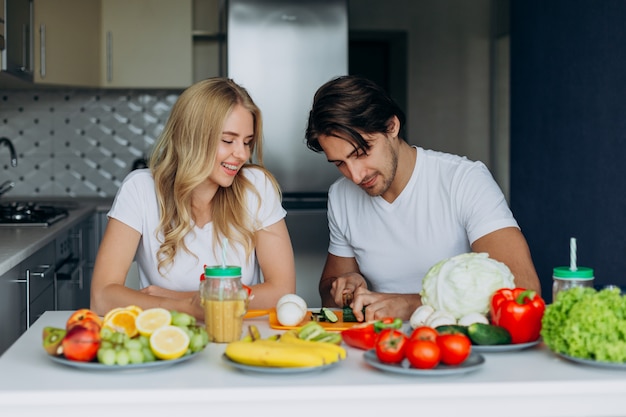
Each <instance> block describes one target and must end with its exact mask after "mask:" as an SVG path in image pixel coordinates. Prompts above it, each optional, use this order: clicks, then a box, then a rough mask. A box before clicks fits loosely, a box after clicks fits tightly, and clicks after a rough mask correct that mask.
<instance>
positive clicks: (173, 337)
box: [150, 325, 189, 360]
mask: <svg viewBox="0 0 626 417" xmlns="http://www.w3.org/2000/svg"><path fill="white" fill-rule="evenodd" d="M188 348H189V335H188V334H187V332H185V331H184V330H183V329H181V328H180V327H176V326H171V325H169V326H163V327H159V328H158V329H156V330H155V331H154V332H153V333H152V335H151V336H150V349H151V350H152V353H154V356H156V357H157V358H159V359H164V360H168V359H178V358H180V357H181V356H183V355H184V354H185V352H187V349H188Z"/></svg>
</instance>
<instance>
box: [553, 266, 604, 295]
mask: <svg viewBox="0 0 626 417" xmlns="http://www.w3.org/2000/svg"><path fill="white" fill-rule="evenodd" d="M593 275H594V274H593V268H587V267H584V266H579V267H576V269H572V268H571V267H569V266H558V267H556V268H554V269H553V270H552V280H553V283H552V302H554V301H555V300H556V295H557V294H558V293H559V292H560V291H564V290H568V289H570V288H574V287H593V280H594V276H593Z"/></svg>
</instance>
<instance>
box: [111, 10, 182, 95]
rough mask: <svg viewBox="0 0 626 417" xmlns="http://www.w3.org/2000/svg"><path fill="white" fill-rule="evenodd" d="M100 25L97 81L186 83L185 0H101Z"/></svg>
mask: <svg viewBox="0 0 626 417" xmlns="http://www.w3.org/2000/svg"><path fill="white" fill-rule="evenodd" d="M101 25H102V26H101V41H100V42H101V43H100V50H101V51H102V54H103V55H102V56H103V59H102V61H101V72H100V74H101V80H100V85H101V86H103V87H133V88H151V87H163V88H185V87H188V86H189V85H190V84H191V82H192V33H191V28H192V1H191V0H179V1H175V2H174V1H170V0H133V1H127V0H103V1H102V16H101Z"/></svg>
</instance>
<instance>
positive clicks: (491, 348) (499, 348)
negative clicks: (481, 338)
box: [472, 339, 541, 353]
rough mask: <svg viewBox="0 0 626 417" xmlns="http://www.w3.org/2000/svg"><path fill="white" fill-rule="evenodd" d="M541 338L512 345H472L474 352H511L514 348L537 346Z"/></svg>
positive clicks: (521, 348)
mask: <svg viewBox="0 0 626 417" xmlns="http://www.w3.org/2000/svg"><path fill="white" fill-rule="evenodd" d="M540 341H541V340H540V339H538V340H535V341H534V342H528V343H515V344H510V345H472V351H473V352H482V353H492V352H511V351H514V350H523V349H528V348H529V347H533V346H537V345H538V344H539V342H540Z"/></svg>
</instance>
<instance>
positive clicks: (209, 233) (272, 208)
mask: <svg viewBox="0 0 626 417" xmlns="http://www.w3.org/2000/svg"><path fill="white" fill-rule="evenodd" d="M239 175H245V176H246V178H248V180H249V181H250V182H251V183H252V184H253V186H254V187H255V188H256V190H257V191H258V193H259V196H260V198H261V204H259V199H258V197H257V196H256V195H255V194H254V193H253V192H248V195H247V204H248V210H249V211H250V213H251V216H252V219H253V222H254V224H255V225H257V226H256V229H257V230H260V229H262V228H265V227H268V226H271V225H272V224H274V223H276V222H278V221H280V220H281V219H282V218H284V217H285V214H286V211H285V210H284V209H283V207H282V205H281V202H280V197H279V195H278V193H277V192H276V190H275V189H274V187H273V186H272V183H271V182H270V180H269V179H268V178H267V177H266V176H265V173H264V172H263V171H261V170H260V169H256V168H245V169H243V170H242V172H241V173H239ZM257 207H258V208H257ZM108 216H109V217H110V218H114V219H116V220H119V221H121V222H122V223H124V224H126V225H128V226H130V227H132V228H133V229H135V230H137V231H138V232H139V233H141V240H140V242H139V247H138V248H137V253H136V254H135V260H136V261H137V266H138V267H139V268H138V269H139V280H140V288H144V287H147V286H148V285H158V286H160V287H164V288H167V289H170V290H175V291H196V290H197V289H198V286H199V284H200V274H202V272H204V265H205V264H206V265H221V264H222V254H223V250H222V246H221V244H218V247H215V246H216V245H215V242H214V241H213V223H212V222H209V223H207V224H206V225H204V227H202V228H200V227H197V226H194V229H193V233H190V234H188V235H187V236H186V237H185V244H186V245H187V248H189V250H190V251H191V252H192V253H193V254H194V255H195V257H194V256H193V255H191V254H189V253H187V252H186V251H184V250H183V249H181V248H179V249H178V250H177V251H176V256H175V258H174V263H173V264H172V265H170V266H169V268H168V270H167V271H162V272H163V274H162V273H161V272H159V271H158V270H157V264H158V262H157V257H156V253H157V251H158V250H159V247H160V246H161V241H162V238H160V236H161V235H160V236H159V237H157V235H156V231H157V229H158V225H159V220H160V219H159V208H158V204H157V198H156V191H155V186H154V179H153V177H152V174H151V173H150V170H149V169H140V170H136V171H133V172H131V173H130V174H129V175H128V176H127V177H126V178H125V179H124V182H123V183H122V185H121V187H120V189H119V190H118V192H117V195H116V197H115V200H114V202H113V205H112V207H111V210H110V211H109V213H108ZM226 248H227V249H226V251H225V255H226V262H227V264H228V265H239V266H241V267H242V270H241V273H242V276H241V281H242V283H244V284H246V285H254V284H257V283H259V282H260V279H261V274H260V271H259V265H258V262H257V259H256V254H255V252H254V251H253V252H252V254H251V256H250V257H249V258H248V259H246V256H245V250H244V248H243V246H242V245H240V244H236V243H235V242H232V241H229V242H228V244H227V246H226Z"/></svg>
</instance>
